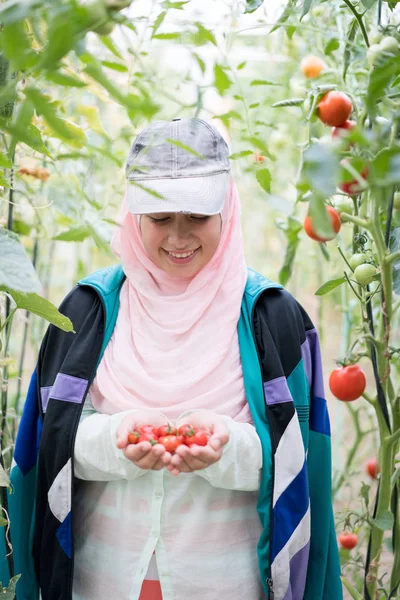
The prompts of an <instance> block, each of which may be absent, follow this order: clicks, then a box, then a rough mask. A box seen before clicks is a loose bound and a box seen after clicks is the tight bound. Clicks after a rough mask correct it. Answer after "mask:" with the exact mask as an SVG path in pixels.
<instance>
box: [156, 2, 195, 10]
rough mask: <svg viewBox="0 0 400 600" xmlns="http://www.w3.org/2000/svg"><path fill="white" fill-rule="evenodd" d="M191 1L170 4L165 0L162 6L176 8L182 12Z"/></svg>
mask: <svg viewBox="0 0 400 600" xmlns="http://www.w3.org/2000/svg"><path fill="white" fill-rule="evenodd" d="M188 3H189V0H185V2H170V1H169V0H165V1H164V2H163V3H162V4H161V6H162V7H163V8H167V9H168V8H175V9H176V10H182V9H183V7H184V6H185V4H188Z"/></svg>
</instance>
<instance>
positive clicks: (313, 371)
mask: <svg viewBox="0 0 400 600" xmlns="http://www.w3.org/2000/svg"><path fill="white" fill-rule="evenodd" d="M301 355H302V357H303V361H304V367H305V370H306V374H307V379H308V383H309V385H310V389H311V393H312V394H313V395H314V396H318V398H325V392H324V381H323V378H322V359H321V349H320V345H319V339H318V334H317V330H316V329H310V330H309V331H307V332H306V341H305V342H304V343H303V344H302V345H301Z"/></svg>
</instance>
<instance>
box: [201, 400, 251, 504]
mask: <svg viewBox="0 0 400 600" xmlns="http://www.w3.org/2000/svg"><path fill="white" fill-rule="evenodd" d="M190 412H193V411H190ZM223 419H224V420H225V422H226V425H227V427H228V431H229V441H228V443H227V444H226V445H225V446H224V448H223V452H222V456H221V458H220V460H219V461H218V462H216V463H214V464H213V465H211V466H209V467H206V468H205V469H201V470H199V471H196V474H197V475H199V477H203V479H206V480H207V481H208V482H209V483H210V484H211V485H212V486H214V487H217V488H223V489H226V490H240V491H247V492H250V491H255V490H258V489H259V487H260V478H261V467H262V448H261V441H260V438H259V437H258V434H257V432H256V430H255V427H254V426H253V425H251V424H250V423H239V422H237V421H234V420H233V419H231V418H230V417H227V416H223Z"/></svg>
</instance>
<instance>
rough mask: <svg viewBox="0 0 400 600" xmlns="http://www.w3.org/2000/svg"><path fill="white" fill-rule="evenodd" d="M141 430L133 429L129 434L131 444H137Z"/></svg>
mask: <svg viewBox="0 0 400 600" xmlns="http://www.w3.org/2000/svg"><path fill="white" fill-rule="evenodd" d="M139 438H140V432H139V431H131V432H130V433H129V434H128V442H129V443H130V444H137V443H138V442H139Z"/></svg>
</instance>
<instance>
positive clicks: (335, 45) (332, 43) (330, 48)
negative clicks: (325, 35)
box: [324, 37, 340, 56]
mask: <svg viewBox="0 0 400 600" xmlns="http://www.w3.org/2000/svg"><path fill="white" fill-rule="evenodd" d="M339 48H340V42H339V40H338V38H336V37H333V38H331V39H330V40H329V42H328V43H327V44H326V45H325V48H324V52H325V54H326V56H329V55H330V54H332V52H335V50H338V49H339Z"/></svg>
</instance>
